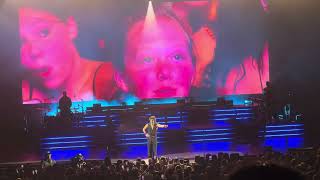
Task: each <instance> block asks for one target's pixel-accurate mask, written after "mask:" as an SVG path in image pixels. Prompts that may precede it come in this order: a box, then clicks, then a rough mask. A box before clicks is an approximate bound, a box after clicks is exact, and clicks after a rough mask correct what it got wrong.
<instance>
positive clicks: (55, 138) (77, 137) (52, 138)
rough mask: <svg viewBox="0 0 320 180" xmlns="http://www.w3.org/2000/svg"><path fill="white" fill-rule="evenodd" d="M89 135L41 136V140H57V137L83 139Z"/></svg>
mask: <svg viewBox="0 0 320 180" xmlns="http://www.w3.org/2000/svg"><path fill="white" fill-rule="evenodd" d="M90 137H91V136H59V137H49V138H43V139H42V140H57V139H83V138H90Z"/></svg>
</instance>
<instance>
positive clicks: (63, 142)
mask: <svg viewBox="0 0 320 180" xmlns="http://www.w3.org/2000/svg"><path fill="white" fill-rule="evenodd" d="M89 142H91V141H61V142H48V143H42V145H55V144H76V143H89Z"/></svg>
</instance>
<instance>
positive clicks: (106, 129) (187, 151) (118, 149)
mask: <svg viewBox="0 0 320 180" xmlns="http://www.w3.org/2000/svg"><path fill="white" fill-rule="evenodd" d="M259 113H260V112H259V108H258V107H257V106H254V105H251V106H250V105H246V106H245V105H241V106H235V105H232V104H224V105H221V104H219V105H218V104H214V103H210V102H206V103H193V104H161V105H159V104H156V105H136V106H117V107H99V109H94V108H88V109H87V111H86V112H85V113H83V114H80V115H79V114H78V119H77V121H74V122H73V125H72V127H61V126H59V124H58V123H57V122H56V120H55V119H54V118H52V117H45V118H47V119H42V121H41V120H40V121H38V122H45V121H46V123H42V125H41V123H38V125H36V126H35V125H34V126H33V127H32V128H31V127H30V128H29V134H32V137H33V138H30V139H29V141H30V143H29V144H31V146H30V147H29V148H30V150H29V152H32V153H27V152H26V153H25V154H24V155H23V158H22V159H23V160H24V161H38V160H40V159H41V158H42V157H43V154H44V153H45V152H47V151H50V152H51V153H52V157H53V158H54V159H56V160H69V159H70V158H72V157H74V156H75V155H77V154H78V153H81V154H83V155H84V157H85V158H86V159H104V157H106V156H109V157H112V159H136V158H142V159H144V158H146V157H147V141H146V138H145V136H144V134H143V132H142V127H143V126H144V124H146V123H147V122H148V121H147V119H148V117H149V116H150V115H155V116H156V117H157V122H158V123H161V124H167V125H169V128H167V129H159V131H158V155H159V156H162V155H165V156H170V157H171V156H178V157H183V158H185V157H186V156H187V157H189V155H190V157H192V156H193V157H194V155H195V154H205V153H208V152H209V153H212V152H238V153H242V154H259V152H261V151H262V150H263V149H264V147H272V148H273V149H274V150H277V151H280V152H284V151H286V150H288V149H290V148H300V147H303V144H304V125H303V123H302V122H300V121H285V120H282V121H281V120H278V121H277V122H273V123H271V122H268V121H265V120H264V119H261V117H260V114H259ZM79 117H80V118H79ZM30 124H36V122H33V123H30ZM180 155H181V156H180Z"/></svg>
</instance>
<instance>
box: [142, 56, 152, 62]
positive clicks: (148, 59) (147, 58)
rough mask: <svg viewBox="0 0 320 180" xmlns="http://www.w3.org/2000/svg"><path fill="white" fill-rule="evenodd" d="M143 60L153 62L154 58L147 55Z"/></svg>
mask: <svg viewBox="0 0 320 180" xmlns="http://www.w3.org/2000/svg"><path fill="white" fill-rule="evenodd" d="M143 62H144V63H151V62H152V58H151V57H145V58H143Z"/></svg>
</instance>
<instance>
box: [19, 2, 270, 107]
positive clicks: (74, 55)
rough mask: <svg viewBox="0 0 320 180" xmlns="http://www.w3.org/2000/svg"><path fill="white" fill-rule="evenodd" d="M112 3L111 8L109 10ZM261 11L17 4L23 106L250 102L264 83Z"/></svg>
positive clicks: (195, 5)
mask: <svg viewBox="0 0 320 180" xmlns="http://www.w3.org/2000/svg"><path fill="white" fill-rule="evenodd" d="M111 1H112V2H111ZM267 10H268V9H267V5H266V4H265V3H261V2H260V1H254V0H252V1H248V0H247V1H244V0H239V1H231V0H223V1H222V0H221V1H220V0H210V1H180V2H179V1H174V2H167V1H165V2H161V1H157V2H155V3H152V2H151V1H150V2H147V1H142V0H141V1H140V0H137V2H132V1H123V2H119V1H116V0H110V1H101V0H93V1H90V2H89V1H82V0H80V1H72V0H68V1H57V0H53V1H40V0H37V1H36V0H32V1H28V2H25V3H23V4H21V5H20V6H19V8H18V13H19V33H20V39H21V49H20V52H21V65H22V67H23V70H24V77H23V80H22V97H23V103H24V104H28V103H51V102H56V101H57V100H58V99H59V97H60V96H61V94H62V92H63V91H66V92H67V94H68V96H69V97H70V98H71V99H72V100H73V101H80V100H81V101H91V100H104V101H119V102H124V101H126V98H127V97H134V98H136V99H140V100H146V99H168V98H184V97H197V98H198V97H200V98H205V99H212V98H215V97H217V96H223V95H237V94H258V93H261V92H262V89H263V88H264V85H265V82H266V81H268V80H269V56H268V41H267V39H266V38H265V37H266V32H265V28H264V25H265V22H264V16H265V15H266V14H267V13H268V11H267Z"/></svg>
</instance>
